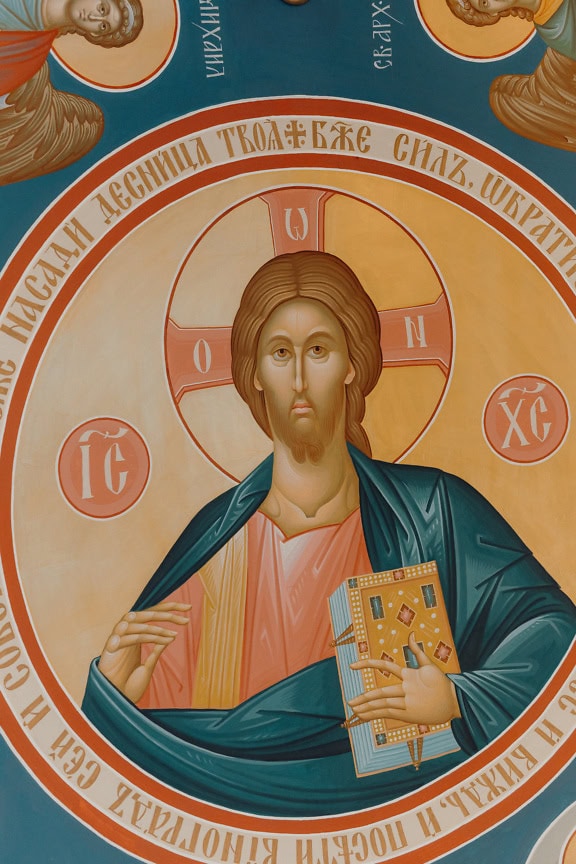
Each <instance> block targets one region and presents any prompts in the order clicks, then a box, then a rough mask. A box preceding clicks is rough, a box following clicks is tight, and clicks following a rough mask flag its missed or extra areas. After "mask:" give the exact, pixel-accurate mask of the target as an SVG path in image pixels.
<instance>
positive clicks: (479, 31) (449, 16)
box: [414, 0, 535, 62]
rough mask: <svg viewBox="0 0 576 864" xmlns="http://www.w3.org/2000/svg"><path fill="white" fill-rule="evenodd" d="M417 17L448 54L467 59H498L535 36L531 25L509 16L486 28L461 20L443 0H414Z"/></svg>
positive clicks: (521, 19) (511, 52)
mask: <svg viewBox="0 0 576 864" xmlns="http://www.w3.org/2000/svg"><path fill="white" fill-rule="evenodd" d="M414 3H415V6H416V11H417V13H418V17H419V18H420V21H421V22H422V24H423V26H424V28H425V29H426V30H427V31H428V35H429V36H431V37H432V39H433V40H434V41H435V42H436V43H437V44H438V45H440V47H441V48H444V50H445V51H448V52H450V54H455V55H456V56H457V57H466V58H467V59H469V60H477V61H484V62H485V61H488V60H500V59H501V58H502V57H506V56H508V55H509V54H514V53H515V52H516V51H518V49H519V48H522V47H523V46H524V45H525V44H526V43H527V42H528V41H529V40H530V39H531V38H532V36H533V35H534V33H535V30H534V24H533V23H532V22H531V21H526V20H525V19H523V18H515V17H513V16H512V15H510V16H509V17H507V18H502V20H501V21H498V23H497V24H494V25H493V26H489V27H474V26H473V25H471V24H466V23H465V22H464V21H460V19H459V18H457V17H456V16H455V15H454V14H453V13H452V12H451V11H450V9H449V8H448V4H447V3H446V0H414Z"/></svg>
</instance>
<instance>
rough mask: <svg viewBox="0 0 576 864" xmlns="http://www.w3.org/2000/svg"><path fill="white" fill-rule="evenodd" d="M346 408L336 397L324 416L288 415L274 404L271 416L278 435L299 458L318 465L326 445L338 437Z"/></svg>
mask: <svg viewBox="0 0 576 864" xmlns="http://www.w3.org/2000/svg"><path fill="white" fill-rule="evenodd" d="M342 410H345V409H344V406H342V408H341V407H340V405H339V404H338V401H337V400H335V401H334V403H333V404H332V406H331V410H330V411H327V412H326V414H325V416H324V417H322V418H319V417H318V416H317V415H316V414H314V415H313V416H312V417H310V418H306V419H305V420H304V419H303V418H297V419H296V418H293V417H287V416H286V415H285V413H284V412H282V413H281V412H279V411H277V410H276V406H275V405H270V407H269V408H268V418H269V421H270V425H271V427H272V429H273V430H274V431H275V433H276V435H277V437H278V438H279V439H280V441H282V442H283V443H284V444H286V446H287V447H288V448H289V449H290V452H291V453H292V458H293V459H294V461H295V462H298V463H300V464H302V463H303V462H311V463H312V464H313V465H317V464H318V463H319V462H321V461H322V457H323V456H324V453H325V452H326V445H327V444H328V443H330V442H331V441H332V439H333V437H334V433H335V431H336V428H337V426H338V420H339V418H340V415H341V411H342Z"/></svg>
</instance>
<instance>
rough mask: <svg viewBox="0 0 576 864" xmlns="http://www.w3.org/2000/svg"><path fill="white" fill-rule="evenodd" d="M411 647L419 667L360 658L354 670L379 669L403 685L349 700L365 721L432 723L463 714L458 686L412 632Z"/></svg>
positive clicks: (390, 686)
mask: <svg viewBox="0 0 576 864" xmlns="http://www.w3.org/2000/svg"><path fill="white" fill-rule="evenodd" d="M408 647H409V648H410V650H411V651H412V653H413V654H414V655H415V657H416V660H417V661H418V668H417V669H411V668H407V667H405V668H403V667H402V666H399V665H398V663H394V662H393V661H390V660H358V661H357V662H356V663H351V664H350V668H351V669H378V670H379V671H381V672H391V673H392V675H395V676H396V677H397V678H398V679H399V680H400V684H390V685H388V686H386V687H378V688H376V689H375V690H368V692H366V693H363V694H362V695H361V696H356V698H355V699H351V700H350V702H349V703H348V704H349V705H350V707H351V708H352V710H353V711H354V714H355V715H356V716H357V717H358V718H359V719H360V720H362V721H368V720H379V719H382V720H384V719H392V720H402V721H404V722H405V723H418V724H420V725H426V726H432V725H435V724H437V723H447V722H449V721H450V720H453V719H454V718H455V717H460V707H459V705H458V699H457V697H456V688H455V687H454V684H453V683H452V681H451V680H450V678H448V676H447V675H445V674H444V672H442V670H441V669H439V668H438V666H436V664H435V663H433V661H432V660H431V659H430V658H429V657H428V655H427V654H426V653H425V652H424V651H423V650H422V649H421V648H420V647H419V645H418V643H417V642H416V637H415V636H414V633H410V637H409V640H408Z"/></svg>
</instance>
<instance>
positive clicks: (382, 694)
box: [348, 684, 404, 710]
mask: <svg viewBox="0 0 576 864" xmlns="http://www.w3.org/2000/svg"><path fill="white" fill-rule="evenodd" d="M399 696H404V688H403V686H402V685H401V684H394V685H393V686H391V687H378V688H377V689H376V690H368V691H367V692H366V693H361V694H360V696H356V697H355V698H354V699H351V700H350V702H349V703H348V704H349V705H350V707H351V708H354V710H356V707H357V706H360V705H363V704H364V703H366V702H371V701H373V700H374V699H385V698H396V697H399Z"/></svg>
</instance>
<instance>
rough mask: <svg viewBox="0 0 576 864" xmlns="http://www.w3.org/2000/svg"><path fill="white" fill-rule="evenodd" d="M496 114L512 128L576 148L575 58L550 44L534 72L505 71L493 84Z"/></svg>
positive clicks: (565, 147) (526, 135)
mask: <svg viewBox="0 0 576 864" xmlns="http://www.w3.org/2000/svg"><path fill="white" fill-rule="evenodd" d="M490 106H491V108H492V110H493V112H494V114H495V115H496V116H497V117H498V119H499V120H501V122H502V123H504V125H505V126H507V127H508V128H509V129H511V130H512V131H513V132H516V133H517V134H518V135H523V136H524V138H531V139H532V141H538V142H539V143H540V144H547V145H548V146H549V147H558V148H559V149H561V150H572V151H576V61H575V60H571V59H570V58H569V57H564V56H563V55H562V54H559V53H558V51H554V49H553V48H548V49H547V50H546V53H545V55H544V57H543V58H542V60H541V61H540V63H539V64H538V66H537V68H536V70H535V71H534V72H533V73H532V74H531V75H502V76H501V77H500V78H496V79H495V80H494V81H493V82H492V84H491V87H490Z"/></svg>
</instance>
